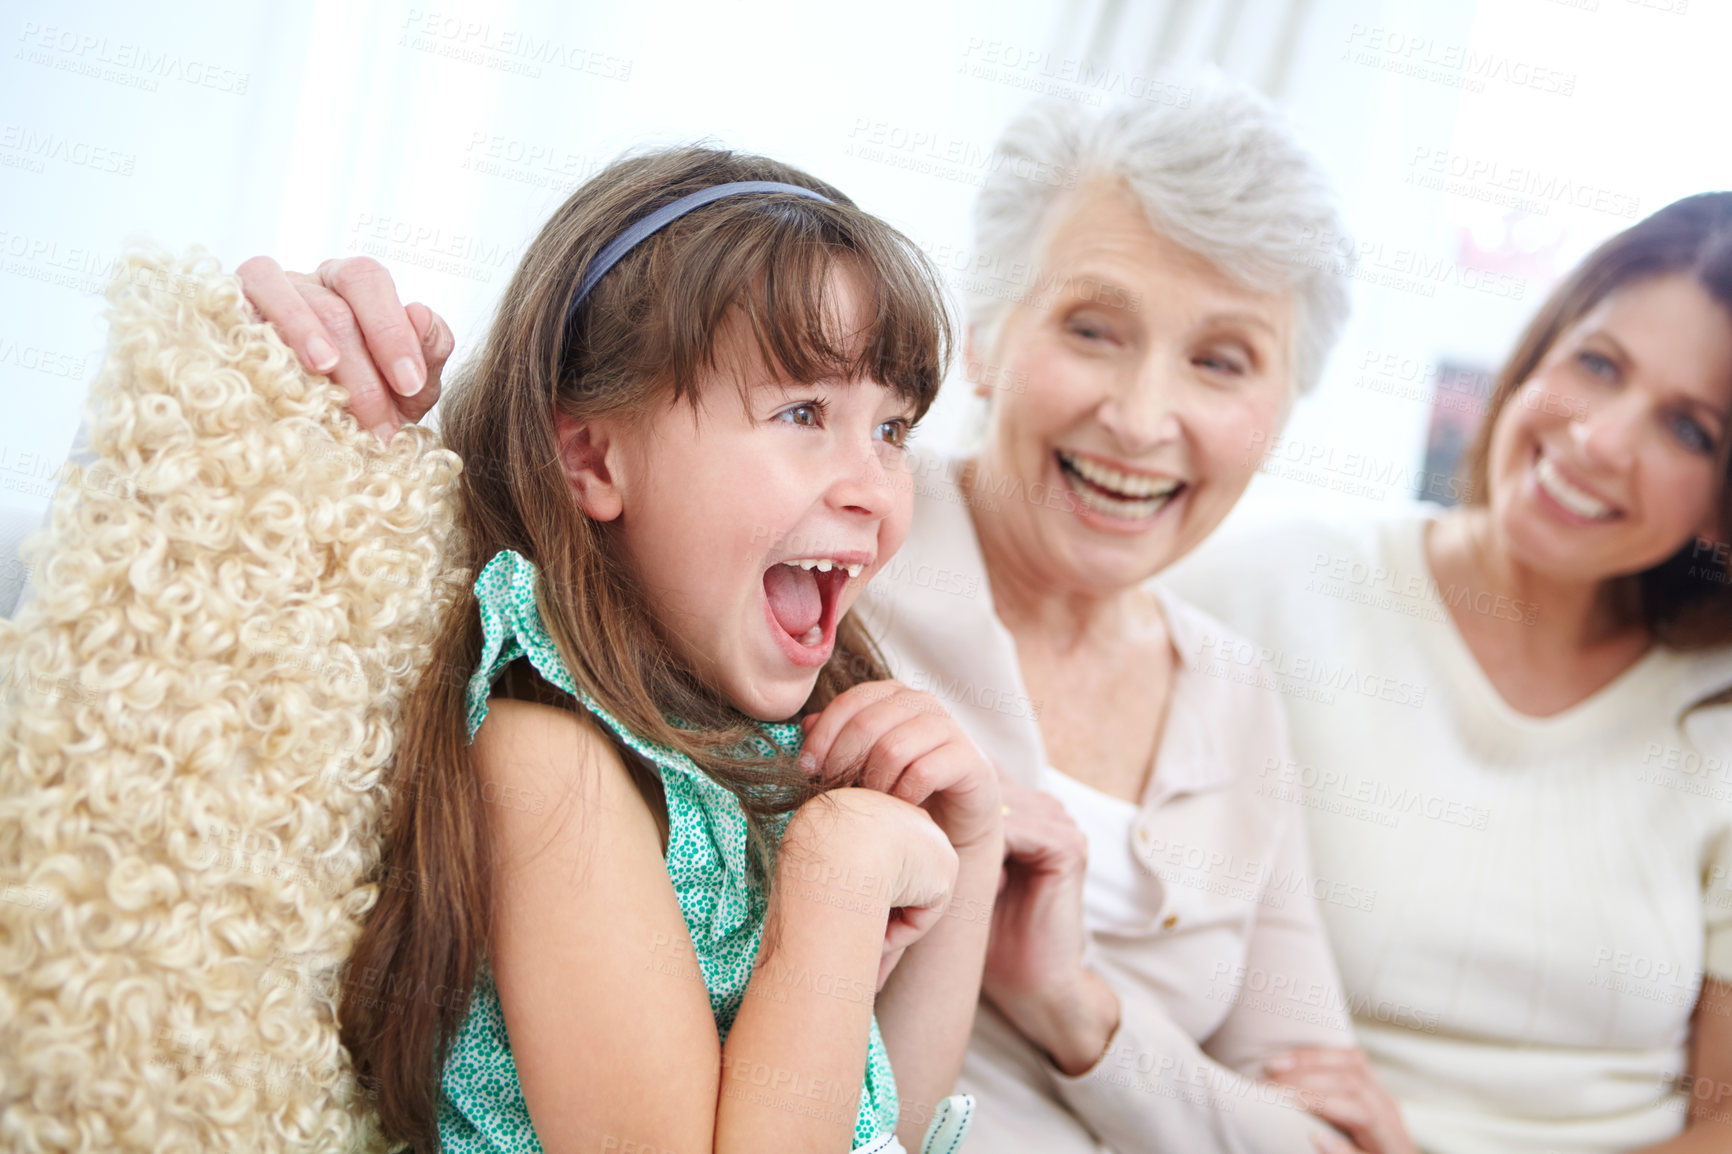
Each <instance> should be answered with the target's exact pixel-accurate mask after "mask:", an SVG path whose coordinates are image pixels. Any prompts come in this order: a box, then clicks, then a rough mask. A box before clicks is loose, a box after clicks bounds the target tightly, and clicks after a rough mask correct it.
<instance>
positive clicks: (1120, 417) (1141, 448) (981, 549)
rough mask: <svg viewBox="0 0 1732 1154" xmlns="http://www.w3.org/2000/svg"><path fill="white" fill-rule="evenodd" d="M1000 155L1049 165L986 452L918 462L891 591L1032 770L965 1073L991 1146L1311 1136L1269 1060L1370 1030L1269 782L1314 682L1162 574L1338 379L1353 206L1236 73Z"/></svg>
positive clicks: (1136, 1145) (1010, 266)
mask: <svg viewBox="0 0 1732 1154" xmlns="http://www.w3.org/2000/svg"><path fill="white" fill-rule="evenodd" d="M1000 148H1001V150H1002V151H1003V152H1004V153H1006V154H1008V157H1009V158H1010V159H1011V160H1013V161H1021V160H1026V161H1029V162H1031V163H1030V164H1020V163H1007V164H1005V165H1003V166H1002V167H1001V168H1000V170H999V174H998V175H997V176H995V177H994V179H993V180H992V181H991V182H990V183H989V184H988V185H987V187H986V188H985V190H984V191H983V192H982V194H981V198H980V202H979V205H978V208H977V211H976V218H975V219H976V245H975V248H976V252H975V254H974V262H975V265H976V267H977V268H981V269H984V270H986V271H985V273H984V275H980V274H977V275H976V276H974V277H973V278H972V279H971V280H970V281H969V282H968V285H967V288H968V289H969V292H970V301H969V304H970V310H969V329H968V356H969V367H970V375H971V377H972V378H973V379H974V380H976V381H977V382H979V387H978V391H979V392H980V394H981V395H982V396H985V397H988V398H989V417H988V424H987V429H986V433H985V440H984V444H983V445H982V446H981V448H980V451H979V452H978V454H976V455H974V456H973V457H971V458H968V459H965V460H955V461H944V460H939V459H937V458H933V457H924V458H920V459H918V460H917V462H916V464H915V467H914V470H913V474H912V477H911V482H912V484H913V485H914V487H915V491H916V494H917V496H916V507H915V509H916V511H915V516H914V526H913V529H912V531H911V533H910V536H909V539H908V541H907V543H906V544H905V545H904V546H903V550H902V552H901V554H899V555H898V557H897V558H896V560H895V561H894V563H893V564H892V565H891V567H890V569H889V570H888V571H887V573H886V574H885V575H883V576H882V577H881V578H880V581H881V582H882V584H881V585H880V587H879V588H877V590H876V592H875V594H874V595H873V596H872V597H871V599H870V601H869V603H868V605H867V608H866V611H865V612H866V622H867V624H868V627H869V628H871V629H872V631H873V633H874V636H876V637H878V638H879V639H880V641H881V642H882V643H883V645H884V646H885V649H886V651H887V654H888V656H889V657H890V659H891V666H892V668H893V669H894V670H895V671H896V672H897V673H898V675H899V676H900V677H902V678H903V679H904V680H906V681H907V682H908V683H909V684H910V685H912V686H914V687H916V688H922V689H926V690H928V691H930V692H933V693H935V694H936V695H937V696H938V697H939V698H940V699H941V700H943V701H944V703H945V705H946V706H947V708H949V709H950V710H951V711H952V712H953V713H955V714H956V716H957V717H958V718H959V719H960V720H961V721H962V724H963V725H964V726H965V727H966V728H967V729H968V731H969V733H970V735H971V736H972V737H973V738H974V739H975V740H976V741H977V742H978V743H979V744H980V745H981V746H982V748H983V749H985V750H986V752H987V753H988V754H989V755H990V756H991V757H993V758H994V760H995V761H996V762H997V763H998V765H999V767H1000V769H1001V771H1002V773H1003V775H1004V776H1005V777H1006V778H1007V779H1008V780H1007V782H1006V787H1005V788H1006V797H1007V799H1008V802H1009V810H1008V815H1007V818H1006V842H1007V862H1006V871H1005V877H1004V882H1003V889H1002V891H1001V893H1000V897H999V901H998V907H997V910H996V912H995V924H994V927H993V939H992V944H991V946H990V947H989V953H988V959H987V968H986V977H985V985H984V990H983V998H982V1002H981V1006H980V1012H979V1014H978V1016H977V1018H976V1025H975V1034H974V1039H973V1041H972V1043H971V1046H970V1050H969V1055H968V1059H967V1062H966V1065H965V1067H964V1070H963V1074H962V1078H961V1081H960V1083H959V1086H960V1088H962V1089H966V1090H968V1091H970V1092H972V1093H974V1094H975V1095H976V1096H977V1097H978V1098H979V1099H980V1112H979V1119H978V1122H977V1124H976V1125H977V1130H976V1133H977V1134H979V1135H980V1137H979V1138H977V1139H976V1141H979V1142H980V1144H981V1146H982V1147H983V1148H984V1149H986V1150H994V1151H997V1150H1028V1151H1043V1152H1045V1151H1054V1152H1071V1151H1076V1152H1079V1154H1080V1152H1083V1151H1089V1152H1093V1151H1098V1150H1112V1151H1118V1152H1120V1154H1131V1152H1133V1151H1156V1150H1159V1151H1204V1150H1232V1151H1239V1150H1247V1151H1249V1150H1268V1151H1277V1150H1280V1151H1294V1150H1299V1151H1303V1150H1307V1149H1309V1148H1310V1147H1309V1144H1308V1143H1307V1141H1306V1138H1307V1135H1308V1134H1310V1133H1316V1134H1317V1135H1318V1136H1319V1137H1322V1136H1323V1134H1324V1133H1325V1131H1324V1130H1323V1128H1322V1127H1320V1126H1318V1125H1317V1124H1316V1122H1315V1121H1314V1120H1313V1119H1312V1118H1310V1117H1309V1116H1308V1115H1307V1114H1306V1113H1304V1111H1303V1110H1302V1109H1300V1107H1301V1106H1303V1105H1312V1106H1315V1107H1317V1108H1319V1109H1321V1110H1323V1111H1326V1112H1327V1111H1329V1110H1330V1109H1332V1108H1333V1107H1332V1105H1331V1104H1327V1103H1323V1102H1320V1101H1309V1100H1302V1099H1300V1098H1299V1097H1298V1096H1296V1095H1293V1094H1290V1093H1286V1092H1283V1091H1282V1089H1281V1088H1280V1087H1278V1086H1275V1085H1273V1084H1271V1083H1269V1082H1266V1081H1262V1077H1263V1066H1264V1064H1265V1063H1266V1062H1268V1061H1271V1060H1274V1059H1277V1058H1278V1057H1280V1056H1281V1055H1283V1054H1285V1053H1286V1052H1287V1051H1289V1050H1292V1049H1294V1048H1296V1047H1300V1046H1311V1047H1344V1046H1346V1045H1348V1044H1349V1042H1350V1035H1349V1031H1348V1019H1349V1014H1348V1012H1347V1007H1346V1004H1345V1002H1344V1000H1343V999H1342V997H1341V994H1340V991H1339V987H1338V983H1337V978H1336V974H1335V969H1334V965H1333V963H1332V961H1331V959H1330V955H1329V951H1328V949H1327V946H1326V943H1325V941H1324V938H1323V936H1322V935H1321V934H1320V933H1319V922H1318V915H1317V910H1316V903H1315V901H1314V896H1313V895H1314V894H1315V893H1319V892H1326V883H1324V881H1323V879H1316V878H1313V877H1312V876H1311V875H1310V870H1309V865H1308V858H1307V849H1306V835H1305V830H1304V824H1303V819H1302V815H1301V814H1300V813H1299V812H1297V811H1296V810H1295V808H1294V807H1293V806H1292V805H1291V804H1290V803H1289V802H1288V801H1286V800H1284V799H1282V798H1280V797H1277V796H1274V795H1271V794H1270V793H1268V792H1267V791H1266V790H1264V789H1262V788H1261V783H1262V774H1263V773H1264V772H1265V770H1266V767H1267V766H1269V765H1272V764H1281V763H1284V762H1285V761H1286V760H1288V758H1289V753H1288V749H1287V738H1286V732H1285V727H1284V722H1283V718H1282V711H1281V705H1280V703H1279V701H1278V700H1276V699H1275V698H1272V697H1271V696H1269V695H1267V694H1264V693H1261V692H1259V691H1258V690H1257V689H1256V688H1255V687H1254V686H1250V685H1245V684H1241V683H1239V682H1236V681H1233V680H1231V679H1224V678H1220V677H1215V676H1212V675H1211V671H1210V670H1208V669H1207V668H1205V667H1204V666H1203V665H1201V664H1200V663H1199V662H1198V660H1197V659H1196V657H1195V656H1194V655H1195V654H1196V653H1197V652H1198V650H1199V648H1201V647H1203V646H1206V645H1209V644H1219V643H1221V641H1222V639H1223V638H1224V637H1225V636H1226V634H1225V632H1224V630H1223V629H1222V627H1221V626H1220V625H1218V624H1217V623H1215V622H1214V621H1213V620H1212V619H1210V618H1209V617H1207V616H1205V615H1204V614H1202V613H1200V612H1199V611H1198V610H1196V609H1195V608H1193V607H1192V606H1190V605H1188V604H1187V603H1186V602H1184V601H1182V600H1180V599H1179V598H1177V597H1175V596H1174V595H1173V594H1172V593H1171V592H1169V591H1167V590H1166V589H1164V588H1163V587H1162V586H1161V585H1160V584H1159V583H1157V582H1152V581H1151V578H1153V577H1154V576H1155V575H1156V574H1158V573H1159V572H1160V571H1161V570H1162V569H1164V568H1165V567H1166V566H1167V565H1169V564H1171V563H1172V562H1173V561H1175V560H1176V559H1178V558H1179V557H1181V556H1183V555H1184V554H1185V553H1187V552H1188V551H1190V550H1191V549H1192V548H1193V547H1194V546H1196V545H1197V544H1198V543H1199V542H1200V541H1202V540H1203V539H1204V538H1205V537H1206V536H1208V534H1209V533H1210V532H1211V531H1212V530H1213V529H1214V528H1215V527H1216V526H1217V525H1218V524H1219V523H1220V522H1221V520H1222V518H1223V517H1225V516H1226V514H1227V512H1228V510H1230V509H1231V508H1232V507H1233V504H1234V503H1235V502H1236V501H1237V500H1238V499H1239V496H1240V494H1241V493H1243V492H1244V489H1245V486H1246V484H1247V483H1248V482H1249V480H1250V478H1251V475H1252V474H1253V473H1254V471H1255V470H1256V467H1257V464H1258V458H1259V454H1258V452H1257V449H1258V448H1259V447H1260V446H1262V445H1265V444H1267V443H1268V442H1269V440H1270V439H1271V438H1272V436H1273V434H1274V433H1275V432H1276V430H1278V429H1279V427H1280V425H1281V423H1282V421H1283V419H1284V417H1285V415H1286V413H1287V411H1288V408H1289V405H1290V403H1291V401H1292V399H1293V397H1294V395H1295V394H1296V393H1298V392H1300V391H1302V390H1304V389H1305V388H1306V387H1308V386H1309V385H1310V384H1312V383H1313V382H1314V381H1315V380H1316V379H1317V376H1318V374H1319V372H1320V370H1321V367H1322V362H1323V359H1324V356H1325V354H1326V352H1327V350H1328V348H1329V346H1330V345H1331V343H1332V342H1333V341H1334V339H1335V336H1336V335H1337V333H1338V332H1339V330H1340V327H1341V324H1342V322H1343V319H1344V315H1345V312H1346V300H1345V296H1344V293H1343V289H1342V287H1341V284H1340V282H1339V281H1338V280H1336V279H1334V278H1332V277H1331V276H1329V275H1327V274H1326V273H1325V272H1323V271H1322V270H1320V269H1319V268H1318V267H1317V264H1316V262H1312V261H1309V260H1307V257H1308V256H1309V255H1310V253H1309V251H1308V247H1307V246H1308V245H1310V244H1311V243H1313V240H1314V238H1315V237H1317V236H1319V235H1327V236H1338V235H1340V234H1341V231H1342V230H1341V225H1340V222H1339V221H1338V219H1337V218H1336V216H1335V215H1334V212H1333V209H1332V208H1331V206H1330V200H1329V197H1328V195H1327V190H1326V187H1325V182H1324V180H1323V179H1322V177H1321V175H1320V173H1319V171H1318V169H1317V168H1316V166H1315V165H1314V164H1313V163H1312V162H1311V161H1310V159H1309V158H1308V157H1307V156H1305V155H1304V154H1303V153H1302V152H1300V151H1299V150H1298V149H1297V148H1296V147H1295V145H1294V144H1293V143H1292V141H1291V139H1290V137H1289V136H1288V135H1287V133H1286V132H1285V130H1284V129H1283V128H1282V127H1281V126H1280V125H1279V124H1278V123H1277V121H1276V120H1275V118H1274V116H1273V114H1272V113H1271V111H1270V110H1269V109H1268V108H1267V107H1266V106H1265V105H1264V104H1262V103H1261V102H1260V101H1258V100H1256V99H1254V98H1252V97H1251V96H1249V95H1247V94H1244V93H1238V92H1235V91H1232V90H1228V89H1221V90H1216V91H1210V92H1205V93H1202V94H1199V96H1198V98H1197V99H1194V100H1193V101H1192V102H1191V104H1190V105H1189V106H1187V107H1185V108H1182V109H1180V108H1155V107H1148V106H1141V107H1130V108H1124V109H1119V110H1114V111H1110V112H1108V113H1106V114H1105V115H1099V114H1090V113H1088V112H1086V111H1084V110H1082V109H1079V108H1074V107H1066V106H1063V105H1058V104H1051V105H1041V106H1036V107H1035V108H1033V109H1031V110H1030V111H1029V112H1028V113H1026V114H1025V115H1023V116H1022V117H1021V118H1019V119H1018V120H1016V121H1015V122H1014V123H1013V124H1012V125H1011V127H1010V128H1009V130H1008V131H1007V133H1006V135H1005V137H1004V138H1003V140H1002V141H1001V142H1000ZM1019 171H1048V172H1050V171H1063V172H1067V173H1075V174H1077V177H1078V179H1077V181H1076V183H1075V187H1074V188H1055V187H1053V186H1050V185H1040V184H1034V183H1030V182H1026V181H1023V180H1021V179H1019V178H1018V177H1016V176H1015V175H1014V173H1016V172H1019ZM1025 269H1026V270H1034V271H1033V272H1032V274H1030V275H1028V276H1025V277H1020V278H1019V277H1018V276H1016V275H1015V273H1014V272H1013V271H1012V270H1025ZM995 274H997V275H995ZM998 275H1002V276H1003V277H1004V279H1002V280H1000V279H997V276H998ZM1012 783H1014V784H1012ZM1067 815H1068V816H1067ZM1337 1105H1338V1104H1337ZM1335 1120H1336V1121H1339V1122H1342V1123H1343V1124H1345V1123H1346V1122H1347V1121H1348V1119H1347V1118H1344V1117H1337V1118H1336V1119H1335ZM1386 1129H1390V1127H1388V1126H1386ZM1392 1130H1393V1133H1394V1134H1396V1135H1399V1123H1398V1122H1397V1123H1395V1125H1394V1126H1393V1128H1392ZM1365 1140H1366V1142H1367V1144H1373V1145H1374V1144H1375V1142H1376V1139H1375V1138H1373V1136H1372V1135H1370V1134H1367V1135H1366V1139H1365Z"/></svg>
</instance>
